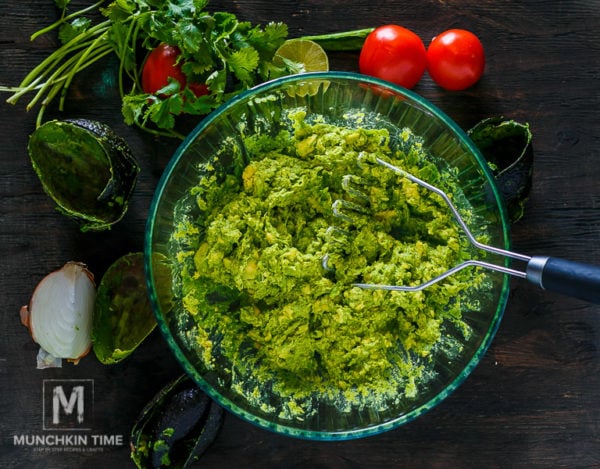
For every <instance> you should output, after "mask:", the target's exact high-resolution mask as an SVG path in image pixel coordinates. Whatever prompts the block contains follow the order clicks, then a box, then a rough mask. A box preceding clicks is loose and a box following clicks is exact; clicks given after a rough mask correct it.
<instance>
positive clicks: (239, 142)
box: [145, 72, 509, 440]
mask: <svg viewBox="0 0 600 469" xmlns="http://www.w3.org/2000/svg"><path fill="white" fill-rule="evenodd" d="M290 110H296V111H297V110H301V111H302V114H301V116H302V117H301V119H300V120H301V121H303V122H316V123H318V122H321V123H323V122H324V123H326V124H327V123H332V124H334V125H336V126H338V127H344V128H361V127H365V128H375V129H376V128H379V127H381V128H386V129H388V130H389V132H390V135H396V134H397V132H398V131H401V129H405V128H406V129H410V131H411V132H412V134H413V135H416V136H418V139H420V140H419V141H420V142H421V144H422V148H423V149H424V151H425V152H426V154H427V155H433V156H432V158H433V160H434V161H435V165H436V167H437V168H438V170H439V172H440V174H442V175H443V177H444V178H446V179H448V178H449V179H450V180H451V181H453V184H455V185H456V187H459V188H460V191H461V192H462V193H463V195H464V199H465V200H466V201H467V203H468V204H469V205H470V206H471V207H472V212H473V213H474V214H475V216H473V217H470V218H469V221H468V223H469V224H470V227H471V228H472V229H474V231H476V232H481V230H484V231H485V236H486V237H487V242H488V244H492V245H495V246H497V247H501V248H504V249H508V248H509V227H508V223H507V220H506V215H505V212H504V208H503V204H502V200H501V198H500V195H499V193H498V190H497V188H496V185H495V183H494V180H493V178H492V176H491V173H490V171H489V170H488V167H487V164H486V162H485V161H484V159H483V157H482V156H481V154H480V153H479V151H478V150H477V148H476V147H475V146H474V144H473V143H472V142H471V141H470V140H469V138H468V137H467V136H466V135H465V133H464V132H463V131H462V130H461V129H460V128H459V127H458V126H457V124H455V123H454V122H453V121H452V120H451V119H450V118H449V117H448V116H446V115H445V114H444V113H442V112H441V111H440V110H439V109H437V108H436V107H435V106H433V105H432V104H430V103H429V102H427V101H426V100H425V99H423V98H422V97H420V96H418V95H416V94H414V93H412V92H410V91H407V90H405V89H403V88H400V87H397V86H394V85H392V84H390V83H387V82H384V81H381V80H378V79H375V78H371V77H367V76H363V75H358V74H353V73H342V72H326V73H311V74H304V75H295V76H290V77H284V78H281V79H277V80H274V81H271V82H267V83H264V84H262V85H260V86H258V87H256V88H253V89H251V90H249V91H247V92H244V93H242V94H241V95H239V96H238V97H236V98H235V99H233V100H231V101H230V102H228V103H226V104H225V105H223V106H222V107H220V108H219V109H217V110H216V111H215V112H213V113H212V114H210V115H209V116H207V117H206V118H205V119H204V120H203V121H202V122H200V124H199V125H198V126H197V127H196V128H195V129H194V130H193V131H192V132H191V134H190V135H189V136H188V137H187V139H186V140H185V141H184V142H183V143H182V145H181V146H180V147H179V148H178V150H177V151H176V153H175V155H174V156H173V158H172V159H171V161H170V162H169V164H168V166H167V168H166V169H165V171H164V174H163V175H162V178H161V180H160V182H159V184H158V188H157V190H156V193H155V195H154V199H153V201H152V205H151V209H150V213H149V218H148V223H147V230H146V239H145V254H146V256H145V259H146V274H147V284H148V288H149V292H150V296H151V302H152V305H153V308H154V311H155V314H156V318H157V321H158V325H159V329H160V331H161V333H162V334H163V336H164V338H165V339H166V341H167V343H168V345H169V347H170V348H171V350H172V351H173V353H174V354H175V356H176V358H177V360H178V361H179V362H180V363H181V365H182V367H183V368H184V370H185V371H186V372H187V373H188V374H189V375H190V376H191V377H192V378H193V379H194V380H195V381H196V382H197V384H198V385H199V386H200V387H201V388H202V389H203V390H204V391H205V392H206V393H208V394H209V395H210V396H211V398H213V399H214V400H215V401H217V402H218V403H219V404H220V405H222V406H223V407H224V408H226V409H228V410H229V411H230V412H232V413H233V414H235V415H237V416H238V417H241V418H243V419H245V420H247V421H249V422H252V423H254V424H256V425H258V426H260V427H262V428H265V429H268V430H271V431H274V432H277V433H281V434H285V435H289V436H293V437H298V438H305V439H314V440H345V439H352V438H359V437H365V436H370V435H375V434H378V433H381V432H384V431H387V430H390V429H393V428H396V427H398V426H400V425H402V424H404V423H406V422H409V421H411V420H412V419H414V418H416V417H418V416H420V415H421V414H423V413H424V412H426V411H427V410H429V409H431V408H433V407H434V406H436V405H437V404H439V403H440V402H442V401H443V400H444V399H445V398H446V397H447V396H448V395H449V394H450V393H451V392H452V391H453V390H454V389H456V388H457V387H458V386H459V385H460V384H461V383H462V382H463V381H464V380H465V378H466V377H467V376H468V375H469V373H470V372H471V371H472V370H473V368H474V367H475V366H476V365H477V363H478V362H479V360H480V359H481V357H482V356H483V355H484V353H485V351H486V350H487V348H488V346H489V344H490V342H491V341H492V339H493V337H494V334H495V332H496V330H497V328H498V325H499V323H500V320H501V317H502V314H503V311H504V308H505V305H506V301H507V297H508V278H507V276H506V275H503V274H500V273H496V272H492V271H489V272H487V271H478V272H479V273H478V275H479V276H480V278H483V281H482V282H480V286H479V287H478V288H473V291H471V290H469V292H468V296H469V297H468V301H462V302H460V303H458V302H457V301H456V299H453V298H450V297H448V299H447V304H448V305H450V304H453V305H455V306H456V304H459V307H457V309H456V308H455V310H457V311H458V313H456V312H455V313H454V315H455V316H457V318H456V319H457V321H454V320H452V321H449V320H447V319H444V320H443V321H440V324H439V336H438V338H437V339H436V341H435V345H434V346H433V347H431V348H430V349H429V350H428V351H427V352H426V353H420V352H419V353H414V352H412V351H410V349H406V350H405V349H404V346H405V345H406V344H403V343H400V342H399V343H398V344H396V345H393V347H392V349H393V348H394V347H397V350H396V349H394V350H395V353H396V352H398V350H400V351H402V353H404V356H405V357H406V360H407V363H410V364H411V365H410V366H412V367H413V368H414V369H418V370H419V373H418V375H417V376H416V378H414V379H412V378H410V377H409V378H406V376H405V377H403V378H402V379H395V378H394V376H396V375H398V374H400V372H399V371H398V368H401V366H400V365H398V363H399V362H398V354H397V353H396V355H394V358H390V361H389V363H385V364H384V365H385V367H384V368H385V369H386V370H387V371H386V372H385V376H383V377H381V379H383V381H381V382H383V383H385V387H386V388H387V391H386V392H385V393H384V394H383V395H379V394H378V393H380V391H381V390H380V389H379V388H380V386H379V385H377V384H374V385H371V384H370V381H368V382H366V383H360V384H356V382H352V383H353V384H351V385H348V383H345V382H344V383H343V384H340V388H339V389H337V388H336V386H337V384H336V383H337V381H333V380H332V382H328V383H327V386H328V387H327V388H323V389H321V388H318V387H315V388H314V391H313V390H312V388H311V387H310V385H308V389H309V391H306V389H307V385H306V382H305V381H303V378H302V375H301V374H300V375H296V376H295V377H294V379H295V380H296V381H295V382H297V384H298V386H299V389H300V388H303V389H304V393H302V392H300V391H298V392H297V393H295V391H293V389H294V388H293V387H290V386H288V384H289V383H288V381H285V380H287V379H288V377H287V375H286V373H287V371H285V372H284V371H281V370H279V369H278V370H276V371H273V372H272V371H271V370H269V369H268V367H269V363H275V362H273V361H269V360H267V359H265V358H264V357H262V358H260V359H256V360H254V361H253V357H255V355H257V354H258V353H259V352H258V350H259V349H260V348H261V347H262V345H260V344H258V343H257V342H256V341H255V339H253V332H252V325H251V323H252V320H251V319H250V320H244V327H243V328H242V329H236V330H237V334H238V335H239V336H242V337H225V335H226V333H224V332H223V330H222V329H221V326H223V327H225V326H224V325H225V324H231V323H235V324H237V323H236V321H238V322H239V321H240V318H241V317H243V316H244V314H245V315H247V314H248V312H247V305H246V306H245V309H244V310H243V311H242V312H241V310H242V306H241V301H242V300H240V299H239V298H242V293H241V292H242V291H244V285H243V284H242V285H240V284H238V285H216V286H215V285H214V284H212V283H210V282H208V281H204V280H203V278H200V280H198V279H195V280H194V282H198V281H199V282H200V283H199V284H197V283H193V285H200V286H199V287H198V288H196V287H194V288H191V289H190V288H188V287H189V285H191V284H192V283H190V282H191V280H190V278H192V277H193V276H194V266H195V261H194V257H196V261H198V256H200V257H201V256H203V254H202V252H201V251H202V250H201V249H200V245H201V244H202V243H203V242H204V236H205V235H206V232H205V228H202V229H200V230H198V228H194V227H195V226H197V225H198V226H200V225H202V223H203V217H204V216H205V215H204V212H203V211H202V210H200V209H199V205H202V204H203V203H204V201H203V200H204V199H202V197H204V196H202V194H204V195H205V196H206V197H209V196H210V194H211V193H212V194H213V196H214V193H213V190H212V189H209V191H208V192H206V191H204V192H203V190H202V189H200V190H199V189H198V188H199V187H202V184H205V185H208V186H210V184H212V183H214V181H215V177H216V179H217V180H218V181H220V182H219V184H225V181H226V180H228V178H233V180H237V181H238V182H239V181H241V178H242V177H244V176H243V171H244V167H245V165H247V164H248V163H249V161H250V160H252V158H254V156H252V155H256V154H257V152H256V148H254V149H251V148H249V147H248V145H249V143H248V142H249V140H248V137H249V136H253V135H261V136H262V137H264V138H263V140H261V141H262V143H261V144H262V145H267V146H268V145H269V143H268V142H275V141H278V140H277V139H280V138H281V135H284V136H285V134H281V133H280V132H281V131H282V130H283V131H288V132H289V131H290V130H289V129H290V120H289V119H288V118H287V117H288V113H289V112H290ZM294 112H295V111H294ZM357 116H361V117H360V118H357ZM262 137H261V138H262ZM394 138H396V137H393V138H392V139H391V145H392V146H393V145H394V144H395V143H394V142H395V140H394ZM259 140H260V138H259ZM279 141H280V140H279ZM253 145H256V140H254V143H253ZM251 150H252V151H251ZM265 151H266V150H265ZM258 154H260V152H258ZM215 175H216V176H215ZM211 181H212V182H211ZM199 194H200V195H199ZM206 194H209V195H206ZM201 199H202V200H201ZM239 215H240V216H241V217H244V216H245V215H248V214H244V213H240V214H239ZM202 226H203V225H202ZM182 227H183V228H182ZM182 233H187V234H190V239H187V238H186V236H187V235H182ZM182 238H185V239H182ZM194 243H195V244H194ZM186 248H187V251H186ZM471 254H473V255H477V253H470V255H471ZM492 257H493V256H492ZM487 260H491V261H495V262H499V263H503V264H507V263H508V261H507V260H505V259H493V258H492V259H490V258H489V257H488V258H487ZM224 262H225V261H224ZM223 265H224V264H223ZM328 274H329V272H327V271H325V269H324V271H323V276H324V277H327V275H328ZM473 275H474V273H473ZM481 276H482V277H481ZM473 278H474V277H473ZM186 285H187V287H186ZM207 285H208V286H207ZM481 285H483V286H481ZM204 287H206V289H205V290H204V291H205V293H198V291H199V290H202V289H204ZM208 287H210V288H208ZM432 288H433V287H432ZM209 290H210V291H209ZM206 292H208V293H206ZM194 294H197V295H204V296H202V301H203V302H204V303H202V304H205V305H210V308H207V307H204V308H201V309H200V313H199V312H198V311H197V310H195V309H194V307H193V305H194V304H196V305H197V304H198V298H195V297H194ZM386 294H392V293H389V292H388V293H386ZM394 294H396V293H394ZM400 294H401V295H422V294H427V293H421V294H416V293H400ZM232 295H233V297H235V298H236V299H235V300H231V298H232ZM236 295H239V296H236ZM209 296H210V298H209ZM244 298H245V297H244ZM409 298H410V297H409ZM415 298H416V297H415ZM226 301H228V303H227V304H228V306H227V307H226V308H225V309H223V308H222V304H223V302H226ZM244 301H246V300H244ZM281 301H285V298H283V299H282V300H281ZM409 301H412V300H409ZM190 305H191V306H190ZM213 306H214V309H215V311H218V312H215V313H214V314H220V315H221V316H219V318H218V321H216V322H215V321H212V323H211V326H210V327H208V326H206V327H204V323H202V325H201V326H198V324H199V323H198V317H199V316H202V317H204V318H208V319H214V316H211V315H212V314H213V313H211V312H209V310H210V311H212V309H211V308H213ZM263 306H264V305H261V306H259V307H256V306H255V310H256V311H261V310H260V308H262V307H263ZM311 308H312V306H311ZM314 308H316V306H314ZM448 308H450V306H448ZM438 309H439V310H440V311H441V310H444V311H445V310H446V306H440V307H438ZM244 311H245V312H244ZM435 313H436V312H435V311H434V312H433V314H435ZM311 314H313V312H311ZM373 314H375V313H374V312H373ZM419 314H421V313H419ZM422 314H423V315H426V314H432V313H431V312H427V311H423V312H422ZM208 319H206V320H208ZM203 321H204V319H203ZM368 322H369V321H368V320H366V321H363V323H361V325H359V327H360V328H366V329H368V328H369V327H370V326H369V324H366V323H368ZM416 322H419V320H416ZM395 324H396V323H395ZM236 327H237V326H236ZM316 327H318V326H316ZM415 327H416V326H415ZM240 331H241V332H240ZM392 332H394V331H392ZM311 333H313V334H314V333H315V331H314V330H312V332H311ZM316 333H320V332H319V331H317V332H316ZM329 333H330V334H331V331H329ZM333 333H334V334H335V330H334V332H333ZM339 334H340V336H343V335H344V334H348V328H345V329H343V330H342V328H340V332H339ZM246 335H247V337H246ZM278 338H279V337H278ZM290 340H292V339H290ZM373 340H378V337H375V338H374V339H373ZM339 341H340V343H342V342H343V338H340V339H339ZM234 343H235V344H237V347H238V348H239V350H236V351H235V353H234V354H231V353H227V352H226V349H227V347H232V345H231V344H234ZM280 343H281V344H282V346H283V347H287V346H288V345H289V344H288V343H287V342H285V340H283V341H281V342H280ZM228 344H229V345H228ZM390 350H391V349H390ZM263 351H264V350H263ZM282 353H283V352H282ZM311 353H312V355H311V357H313V356H314V358H316V359H317V361H321V362H324V361H327V359H329V358H337V357H334V355H333V354H339V353H340V351H339V350H337V349H334V348H332V349H331V351H327V350H321V351H320V353H316V352H314V353H313V352H310V351H309V355H310V354H311ZM329 353H331V354H332V355H331V356H327V354H329ZM317 355H319V356H317ZM324 355H325V356H324ZM232 357H233V358H232ZM311 359H312V358H311ZM370 359H371V358H370V357H367V358H366V359H365V361H364V362H361V364H360V366H359V368H358V370H359V373H360V370H362V369H364V370H367V369H369V367H371V365H372V364H371V363H370V362H369V360H370ZM296 360H297V363H296V365H297V366H298V367H299V368H302V367H303V366H304V365H305V364H304V363H303V362H302V360H303V358H302V357H301V356H299V358H297V359H296ZM247 363H251V365H250V366H249V365H247ZM348 366H349V365H348ZM402 366H404V367H405V366H406V363H404V364H403V365H402ZM253 367H256V369H257V370H258V369H261V367H263V368H264V367H266V368H267V371H268V373H267V374H264V373H262V372H261V373H258V372H256V373H255V370H254V368H253ZM386 367H387V368H386ZM348 369H350V368H348ZM390 370H391V371H390ZM263 371H264V370H263ZM354 372H356V367H355V368H354ZM411 372H412V371H411ZM269 373H270V374H269ZM319 373H321V372H317V374H319ZM321 374H326V373H321ZM311 376H312V375H311ZM273 377H274V378H273ZM321 377H322V376H319V378H318V379H321ZM312 378H314V376H312ZM312 378H311V379H312ZM279 379H281V380H284V381H285V386H288V387H285V386H284V388H285V392H283V391H282V389H283V388H282V387H281V386H280V384H278V380H279ZM411 380H412V381H411ZM292 381H293V380H292ZM292 381H290V382H292ZM342 381H343V380H342ZM389 383H391V385H390V386H388V384H389ZM303 386H304V387H303ZM348 386H350V387H348ZM369 386H372V388H369ZM409 388H410V389H409ZM290 389H292V391H290ZM390 389H392V391H390ZM286 393H287V394H286ZM307 393H308V394H307Z"/></svg>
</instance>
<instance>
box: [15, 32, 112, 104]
mask: <svg viewBox="0 0 600 469" xmlns="http://www.w3.org/2000/svg"><path fill="white" fill-rule="evenodd" d="M109 27H110V21H104V22H102V23H99V24H97V25H96V26H93V27H92V28H90V29H88V30H87V31H85V32H82V33H80V34H79V35H77V36H75V37H74V38H73V39H71V40H70V41H69V42H67V43H66V44H64V45H62V46H61V47H59V48H58V49H56V50H55V51H54V52H53V53H52V54H50V55H49V56H48V57H46V58H45V59H44V60H42V62H40V63H39V64H38V65H37V66H36V67H34V68H33V70H31V72H29V73H28V74H27V76H26V77H25V78H24V79H23V81H22V82H21V84H20V85H19V86H20V87H26V86H28V85H29V84H30V83H31V82H32V81H33V80H35V79H36V78H38V77H39V76H40V75H41V76H44V75H45V74H46V73H48V70H50V69H52V68H53V67H54V66H55V64H56V63H60V62H61V61H62V60H64V58H65V57H66V56H67V55H68V54H70V53H72V52H73V51H75V50H77V49H81V48H83V47H85V46H86V43H84V42H82V41H83V40H84V39H87V38H90V37H93V36H94V35H96V34H105V33H106V32H107V31H108V29H109ZM7 102H9V103H13V104H14V101H13V100H12V98H9V99H8V100H7Z"/></svg>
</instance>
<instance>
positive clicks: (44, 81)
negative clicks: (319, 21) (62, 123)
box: [0, 0, 372, 138]
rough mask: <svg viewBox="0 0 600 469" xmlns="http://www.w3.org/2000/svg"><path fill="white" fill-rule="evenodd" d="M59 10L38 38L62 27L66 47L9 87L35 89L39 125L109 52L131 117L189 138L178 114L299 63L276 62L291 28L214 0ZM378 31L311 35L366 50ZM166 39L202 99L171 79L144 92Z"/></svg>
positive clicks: (118, 1) (130, 1) (123, 2)
mask: <svg viewBox="0 0 600 469" xmlns="http://www.w3.org/2000/svg"><path fill="white" fill-rule="evenodd" d="M54 1H55V3H56V5H57V7H58V8H59V9H60V11H61V16H60V18H59V19H58V21H56V22H55V23H53V24H51V25H49V26H48V27H45V28H43V29H40V30H39V31H37V32H36V33H35V34H34V35H33V36H32V40H33V39H35V38H37V37H38V36H40V35H41V34H45V33H47V32H50V31H53V30H55V29H58V37H59V39H60V42H61V46H60V47H59V48H58V49H56V50H55V51H54V52H53V53H52V54H51V55H49V56H48V57H47V58H46V59H45V60H43V61H42V62H41V63H40V64H39V65H38V66H37V67H35V68H34V69H33V70H32V71H31V72H30V73H29V74H28V75H27V76H26V77H25V78H24V79H23V81H22V82H21V84H20V85H19V86H17V87H6V86H0V91H6V92H11V93H12V95H11V96H10V97H9V98H8V99H7V102H9V103H11V104H15V103H16V102H17V101H18V100H19V99H20V98H21V97H22V96H23V95H25V94H28V93H34V96H33V98H32V99H31V100H30V102H29V103H28V104H27V109H28V110H29V109H31V108H33V107H34V106H36V105H39V106H40V109H39V112H38V116H37V121H36V125H37V126H39V125H41V124H42V122H43V116H44V111H45V109H46V108H47V106H48V105H49V104H50V103H51V102H52V101H53V100H54V99H55V98H58V99H59V104H58V107H59V110H62V109H63V107H64V101H65V99H66V97H67V91H68V89H69V86H70V85H71V83H72V80H73V78H74V77H75V76H76V75H77V73H79V72H80V71H82V70H83V69H85V68H87V67H89V66H91V65H93V64H95V63H96V62H98V61H99V60H100V59H102V58H104V57H105V56H107V55H109V54H116V56H117V57H118V59H119V73H118V86H119V93H120V95H121V98H122V112H123V116H124V119H125V122H127V123H128V124H130V125H131V124H134V125H137V126H139V127H141V128H142V129H144V130H147V131H149V132H152V133H155V134H158V135H169V136H177V137H181V138H182V137H183V136H182V135H180V134H179V133H178V132H177V131H176V116H178V115H181V114H192V115H204V114H207V113H208V112H210V111H211V110H213V109H215V108H216V107H218V106H220V105H221V104H222V103H224V102H225V101H227V100H228V99H230V98H231V97H233V96H234V95H236V94H238V93H239V92H241V91H243V90H245V89H248V88H251V87H252V86H254V85H256V84H258V83H261V82H263V81H266V80H269V79H273V78H277V77H280V76H284V75H288V74H291V73H294V72H296V71H297V70H298V64H293V63H289V62H285V63H284V64H283V65H281V64H279V65H276V64H275V63H274V62H273V57H274V54H275V52H276V50H277V49H278V48H279V46H280V45H281V44H282V43H283V42H284V41H285V40H286V39H287V36H288V28H287V25H286V24H284V23H281V22H270V23H268V24H266V25H264V26H258V25H252V24H251V23H249V22H246V21H240V20H239V19H238V18H236V16H235V15H234V14H232V13H227V12H216V13H211V12H209V11H208V10H207V5H208V0H114V1H111V2H108V1H107V0H100V1H98V2H96V3H93V4H92V5H90V6H88V7H86V8H83V9H80V10H78V11H75V12H73V13H69V12H68V7H69V4H70V1H71V0H54ZM371 30H372V29H365V30H358V31H350V32H346V33H336V34H326V35H322V36H310V37H306V38H307V39H311V40H314V41H317V42H321V43H322V45H323V46H324V47H325V48H327V49H328V50H352V49H357V48H360V46H361V45H362V42H363V41H364V38H365V37H366V35H367V34H368V33H369V32H370V31H371ZM160 43H166V44H170V45H173V46H176V47H178V49H179V50H180V52H181V55H180V57H179V63H180V64H181V68H182V71H183V72H184V73H185V75H186V76H187V77H189V78H191V79H193V80H194V81H197V82H199V83H204V84H205V85H206V86H207V89H208V93H207V94H205V95H202V96H196V95H195V94H194V93H193V92H192V91H191V90H190V89H188V88H187V87H181V86H180V84H179V83H178V82H177V81H175V80H173V81H170V83H169V85H168V86H166V87H165V88H163V89H161V90H160V93H159V94H158V93H157V94H148V93H144V91H143V89H142V86H141V81H140V73H141V68H142V65H143V63H144V60H145V57H146V55H147V54H148V52H149V51H150V50H152V49H153V48H155V47H156V46H157V45H159V44H160Z"/></svg>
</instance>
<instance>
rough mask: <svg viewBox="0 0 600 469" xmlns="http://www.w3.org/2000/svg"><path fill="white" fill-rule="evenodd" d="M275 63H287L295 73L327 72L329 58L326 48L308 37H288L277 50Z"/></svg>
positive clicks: (274, 58) (279, 64) (280, 64)
mask: <svg viewBox="0 0 600 469" xmlns="http://www.w3.org/2000/svg"><path fill="white" fill-rule="evenodd" d="M273 63H275V65H277V66H279V67H281V66H283V65H287V66H288V67H290V69H291V70H293V71H294V72H295V73H306V72H327V71H329V58H328V57H327V53H326V52H325V50H324V49H323V48H322V47H321V46H320V45H319V44H317V43H316V42H314V41H310V40H308V39H288V40H287V41H285V42H284V43H283V44H282V45H281V46H279V49H277V51H276V52H275V56H274V57H273Z"/></svg>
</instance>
